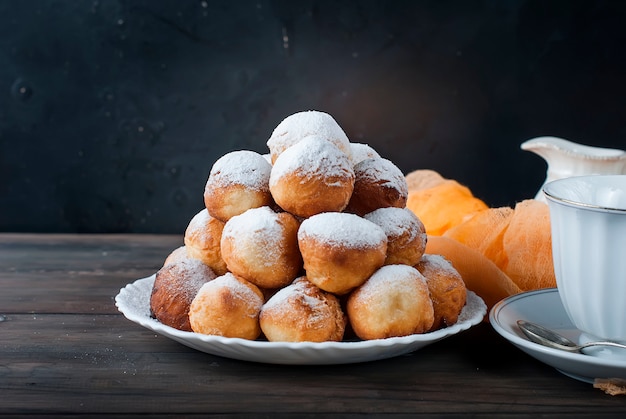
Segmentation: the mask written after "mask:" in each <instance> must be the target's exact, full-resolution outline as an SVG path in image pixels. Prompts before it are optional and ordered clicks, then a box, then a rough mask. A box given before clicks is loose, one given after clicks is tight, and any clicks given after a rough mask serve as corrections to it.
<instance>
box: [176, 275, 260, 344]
mask: <svg viewBox="0 0 626 419" xmlns="http://www.w3.org/2000/svg"><path fill="white" fill-rule="evenodd" d="M262 306H263V294H262V293H261V291H260V290H259V289H258V288H257V287H256V286H255V285H254V284H252V283H251V282H248V281H246V280H245V279H243V278H238V277H236V276H235V275H233V274H232V273H230V272H227V273H226V274H224V275H222V276H220V277H217V278H215V279H214V280H213V281H211V282H208V283H206V284H204V285H203V286H202V288H200V290H199V291H198V293H197V295H196V297H195V298H194V299H193V301H192V302H191V306H190V307H189V322H190V323H191V328H192V330H193V331H194V332H196V333H203V334H205V335H218V336H225V337H229V338H242V339H250V340H254V339H256V338H258V337H259V335H260V334H261V327H260V326H259V313H260V311H261V307H262Z"/></svg>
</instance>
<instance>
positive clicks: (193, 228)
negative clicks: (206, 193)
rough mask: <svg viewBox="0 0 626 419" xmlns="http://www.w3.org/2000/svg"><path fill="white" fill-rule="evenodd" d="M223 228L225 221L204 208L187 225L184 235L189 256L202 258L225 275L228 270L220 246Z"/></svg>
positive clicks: (216, 271)
mask: <svg viewBox="0 0 626 419" xmlns="http://www.w3.org/2000/svg"><path fill="white" fill-rule="evenodd" d="M223 230H224V222H223V221H220V220H218V219H217V218H214V217H212V216H211V215H209V212H208V211H207V210H206V209H202V210H201V211H200V212H198V213H197V214H196V215H194V217H193V218H192V219H191V221H190V222H189V224H188V225H187V229H186V230H185V237H184V241H185V247H186V249H187V254H188V255H189V257H192V258H194V259H198V260H201V261H202V262H204V263H205V264H206V265H208V266H210V267H211V269H213V271H215V273H216V274H217V275H223V274H225V273H226V271H227V269H226V262H224V259H223V258H222V250H221V246H220V242H221V240H222V231H223Z"/></svg>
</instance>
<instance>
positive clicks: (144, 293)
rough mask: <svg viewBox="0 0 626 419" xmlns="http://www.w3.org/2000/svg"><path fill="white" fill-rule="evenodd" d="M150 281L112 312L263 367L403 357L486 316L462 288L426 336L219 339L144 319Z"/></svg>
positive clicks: (124, 294) (122, 296) (118, 300)
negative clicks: (446, 317) (449, 316)
mask: <svg viewBox="0 0 626 419" xmlns="http://www.w3.org/2000/svg"><path fill="white" fill-rule="evenodd" d="M154 278H155V275H152V276H150V277H147V278H142V279H138V280H136V281H134V282H132V283H130V284H128V285H126V286H125V287H124V288H122V289H121V290H120V292H119V294H118V295H117V296H116V297H115V304H116V305H117V308H118V309H119V310H120V311H121V312H122V313H123V314H124V316H126V318H127V319H129V320H131V321H133V322H134V323H137V324H139V325H141V326H143V327H145V328H147V329H149V330H152V331H153V332H156V333H158V334H160V335H163V336H166V337H168V338H170V339H173V340H175V341H177V342H179V343H182V344H183V345H186V346H189V347H190V348H194V349H197V350H198V351H202V352H206V353H209V354H212V355H219V356H222V357H226V358H232V359H239V360H244V361H253V362H263V363H268V364H291V365H330V364H350V363H357V362H367V361H375V360H380V359H386V358H391V357H395V356H399V355H404V354H408V353H410V352H413V351H416V350H418V349H420V348H423V347H424V346H427V345H430V344H432V343H435V342H438V341H440V340H442V339H445V338H447V337H450V336H452V335H455V334H457V333H460V332H462V331H464V330H467V329H469V328H470V327H472V326H474V325H477V324H479V323H481V322H482V320H483V318H484V317H485V314H486V313H487V306H486V305H485V303H484V301H483V300H482V299H481V298H480V297H479V296H477V295H476V294H474V293H473V292H472V291H469V290H468V292H467V303H466V305H465V307H464V308H463V310H462V311H461V315H460V316H459V319H458V321H457V322H456V323H455V324H454V325H452V326H449V327H446V328H444V329H439V330H436V331H434V332H429V333H423V334H416V335H409V336H403V337H397V338H387V339H374V340H366V341H347V342H319V343H318V342H297V343H293V342H267V341H260V340H246V339H238V338H225V337H222V336H210V335H203V334H200V333H193V332H184V331H181V330H177V329H174V328H172V327H169V326H166V325H164V324H162V323H160V322H159V321H158V320H156V319H154V318H152V317H150V292H151V290H152V285H153V284H154Z"/></svg>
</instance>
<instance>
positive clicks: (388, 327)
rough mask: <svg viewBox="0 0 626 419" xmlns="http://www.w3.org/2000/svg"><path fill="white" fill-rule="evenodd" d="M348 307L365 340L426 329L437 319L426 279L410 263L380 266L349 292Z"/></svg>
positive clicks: (359, 334)
mask: <svg viewBox="0 0 626 419" xmlns="http://www.w3.org/2000/svg"><path fill="white" fill-rule="evenodd" d="M346 311H347V313H348V318H349V319H350V325H351V326H352V329H353V330H354V332H355V333H356V335H357V336H358V337H360V338H361V339H366V340H367V339H383V338H389V337H394V336H407V335H411V334H416V333H424V332H427V331H428V330H430V328H431V327H432V325H433V321H434V311H433V304H432V301H431V299H430V295H429V292H428V286H427V285H426V279H425V278H424V277H423V276H422V274H420V273H419V272H418V271H417V269H415V268H413V267H412V266H407V265H386V266H383V267H382V268H380V269H379V270H377V271H376V272H375V273H374V274H373V275H372V276H371V277H370V278H369V279H368V280H367V281H366V282H365V283H364V284H363V285H361V286H360V287H359V288H357V289H356V290H354V291H353V292H352V293H351V294H350V295H349V296H348V301H347V303H346Z"/></svg>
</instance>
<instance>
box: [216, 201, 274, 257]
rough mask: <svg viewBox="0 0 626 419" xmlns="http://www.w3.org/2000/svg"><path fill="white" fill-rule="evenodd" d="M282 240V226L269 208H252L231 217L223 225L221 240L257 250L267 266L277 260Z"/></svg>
mask: <svg viewBox="0 0 626 419" xmlns="http://www.w3.org/2000/svg"><path fill="white" fill-rule="evenodd" d="M282 238H283V226H282V225H281V223H280V222H279V219H278V216H277V214H276V213H275V212H274V211H273V210H272V209H271V208H269V207H259V208H252V209H249V210H247V211H246V212H244V213H243V214H240V215H237V216H234V217H232V218H231V219H230V220H228V221H227V222H226V224H225V225H224V230H223V231H222V240H228V239H232V240H234V241H236V242H240V243H248V244H252V245H253V246H255V247H257V248H259V250H260V253H263V254H265V255H266V257H265V258H263V261H265V262H267V264H268V266H269V265H270V264H272V263H274V261H275V260H276V258H278V256H279V253H280V250H281V246H280V242H281V240H282Z"/></svg>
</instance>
